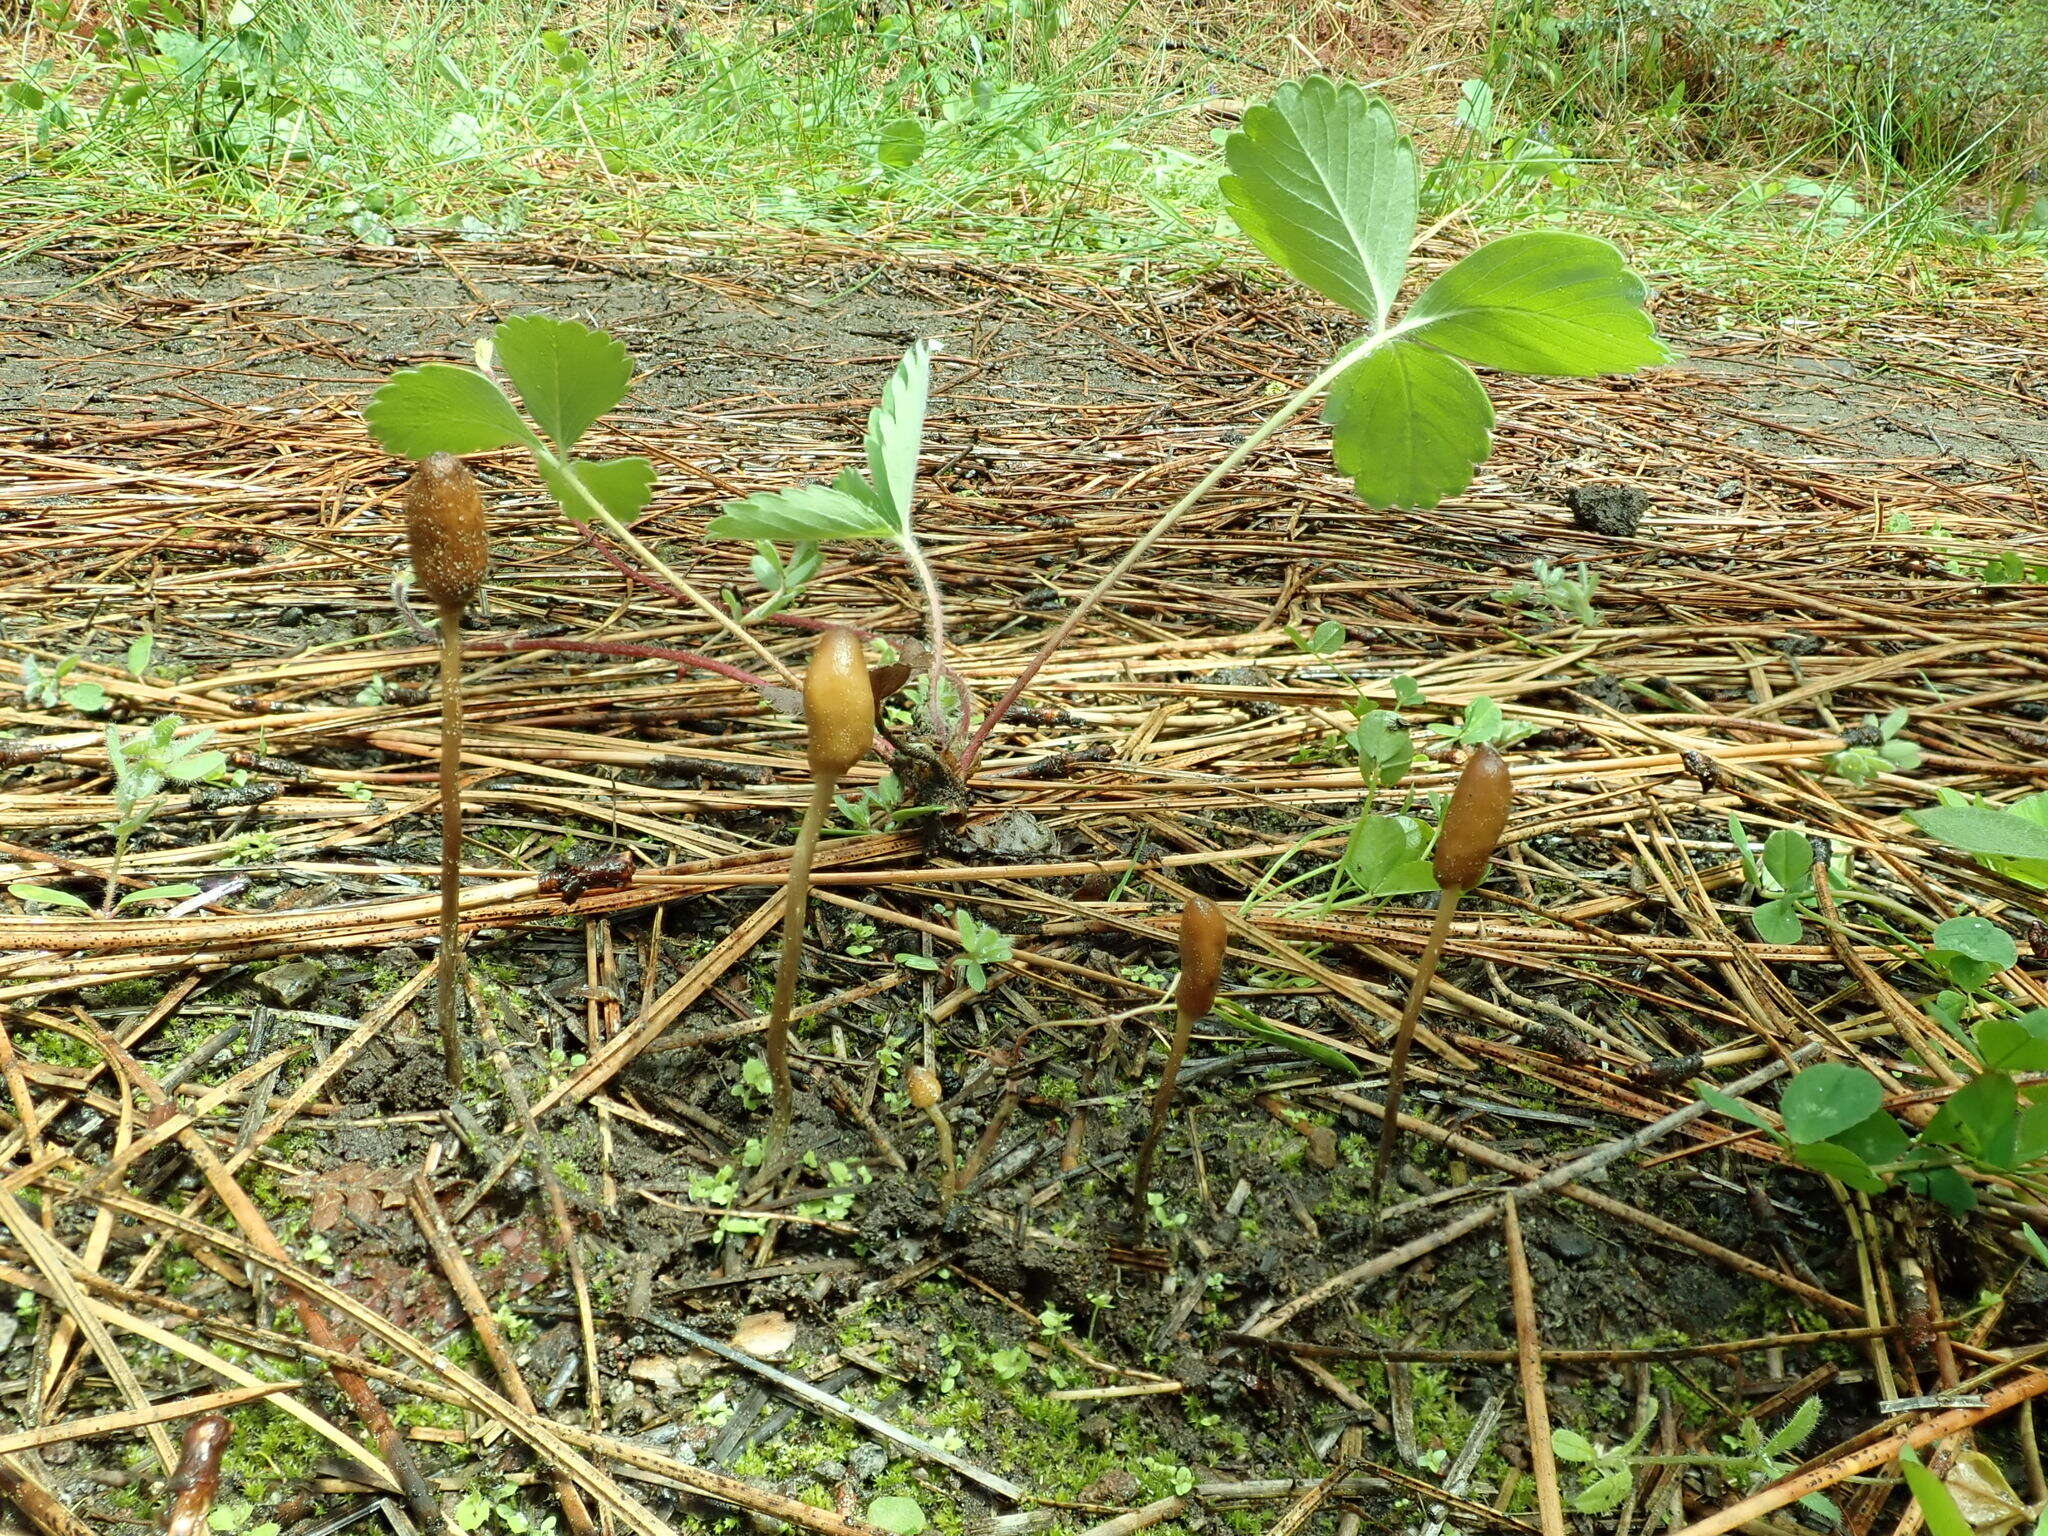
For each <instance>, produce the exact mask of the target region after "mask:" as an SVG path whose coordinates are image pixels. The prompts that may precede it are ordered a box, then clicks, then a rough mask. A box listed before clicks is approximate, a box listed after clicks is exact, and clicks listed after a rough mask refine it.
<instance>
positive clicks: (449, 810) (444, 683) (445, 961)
mask: <svg viewBox="0 0 2048 1536" xmlns="http://www.w3.org/2000/svg"><path fill="white" fill-rule="evenodd" d="M461 919H462V607H461V605H460V604H447V603H444V604H442V606H441V950H440V953H439V954H438V955H437V956H436V957H435V964H434V1015H435V1017H436V1018H437V1019H438V1020H439V1021H440V1025H441V1059H442V1060H443V1061H444V1062H446V1063H447V1066H448V1086H449V1088H450V1090H451V1091H452V1090H454V1089H457V1088H460V1087H461V1086H462V1031H461V1029H460V1028H459V1027H458V1025H457V1024H456V1007H457V1004H456V982H457V981H458V979H459V978H460V975H461V971H462V921H461Z"/></svg>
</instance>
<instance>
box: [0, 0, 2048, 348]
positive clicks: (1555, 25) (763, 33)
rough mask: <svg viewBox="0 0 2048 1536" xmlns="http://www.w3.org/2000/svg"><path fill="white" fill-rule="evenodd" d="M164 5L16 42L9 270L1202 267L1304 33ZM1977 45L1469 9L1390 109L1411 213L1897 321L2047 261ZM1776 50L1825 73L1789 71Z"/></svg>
mask: <svg viewBox="0 0 2048 1536" xmlns="http://www.w3.org/2000/svg"><path fill="white" fill-rule="evenodd" d="M1319 3H1320V0H1311V4H1310V7H1309V10H1310V11H1312V12H1315V14H1316V15H1317V16H1320V15H1322V14H1323V12H1326V11H1329V9H1330V7H1329V5H1327V4H1322V5H1321V9H1320V10H1318V9H1317V6H1318V4H1319ZM190 4H191V0H132V4H131V6H130V8H131V9H139V10H141V11H143V12H144V13H145V14H144V15H142V16H141V17H140V18H139V19H138V20H137V21H136V22H135V23H134V24H132V25H130V26H129V27H128V28H127V29H126V31H125V32H122V33H120V34H118V35H117V34H115V33H112V32H107V31H104V30H103V31H102V32H101V33H100V34H99V35H98V36H97V37H93V38H79V37H77V36H75V35H73V33H72V31H71V30H70V29H69V28H65V29H62V30H60V29H56V28H53V27H52V26H50V25H49V24H48V23H47V21H45V22H32V23H31V24H29V25H28V26H27V27H25V28H24V29H22V31H21V32H20V34H19V36H18V38H17V39H16V40H15V42H14V45H13V47H14V53H15V57H14V58H13V59H11V60H10V61H9V64H10V66H11V68H10V69H9V70H8V73H9V74H11V75H12V76H13V77H14V78H13V80H12V83H10V84H9V85H8V86H6V87H4V88H0V152H4V153H6V154H7V155H8V157H9V159H10V160H11V161H12V162H13V165H12V168H11V174H10V177H9V182H8V193H7V196H8V200H9V204H10V213H11V214H13V215H14V217H13V218H12V219H11V220H10V222H11V223H13V224H14V226H15V227H16V228H17V229H36V230H39V231H40V233H39V234H38V235H36V236H33V237H31V241H30V244H31V245H32V243H33V241H34V240H36V239H51V240H54V239H59V238H64V237H67V236H70V235H75V234H79V233H86V232H90V231H91V230H92V229H93V228H95V227H99V226H103V225H107V224H117V225H122V226H126V227H128V228H131V229H146V230H149V231H151V232H153V233H155V234H157V235H158V236H159V237H161V238H176V237H177V235H178V234H179V232H180V231H184V230H191V229H195V228H199V227H203V226H206V225H209V224H217V223H219V222H222V221H230V222H240V223H245V224H254V225H257V226H259V227H264V228H270V229H277V230H290V231H295V232H307V233H313V234H324V235H330V236H334V237H338V238H343V239H354V240H359V241H363V242H366V243H371V244H379V243H387V242H405V241H407V240H410V239H413V238H416V237H417V236H418V235H419V234H420V233H422V232H423V231H426V230H444V231H445V230H453V231H456V232H459V233H463V234H467V235H471V236H474V237H477V238H480V239H491V238H500V237H502V238H527V237H533V238H542V239H546V238H549V237H569V238H574V239H576V240H578V241H584V240H596V241H616V242H619V243H620V244H622V245H624V246H628V247H630V246H632V245H633V244H636V243H639V242H642V241H644V240H648V239H665V240H669V241H682V242H696V243H702V244H706V245H708V246H710V247H711V248H714V249H717V248H720V244H721V242H729V243H730V245H731V246H732V247H733V248H736V249H743V248H744V247H745V245H746V243H747V242H749V241H758V240H759V239H760V238H761V237H762V236H763V235H764V234H765V233H771V232H774V231H797V232H802V233H805V234H809V235H814V236H821V237H823V238H825V239H827V240H832V239H837V238H843V239H845V240H846V241H847V242H848V243H849V244H851V243H853V242H854V241H856V240H858V241H859V242H860V243H861V244H862V245H864V246H870V247H871V246H873V245H874V244H876V243H892V244H897V245H899V246H900V245H913V246H933V245H951V246H962V247H969V248H972V249H973V250H974V251H975V252H976V254H977V255H978V256H982V257H985V258H988V259H991V260H1002V259H1022V260H1046V259H1061V260H1074V259H1079V260H1083V261H1087V262H1089V263H1091V264H1094V265H1095V266H1096V267H1097V268H1098V270H1100V269H1101V268H1103V267H1109V268H1112V269H1113V268H1115V267H1119V266H1123V265H1127V264H1129V263H1132V262H1134V261H1141V260H1142V261H1146V262H1150V263H1154V264H1157V265H1159V266H1161V267H1165V268H1169V269H1174V268H1178V269H1187V268H1198V267H1204V266H1209V265H1213V264H1215V263H1217V262H1219V261H1228V262H1233V263H1234V262H1235V254H1234V253H1235V252H1237V251H1238V250H1239V249H1240V248H1241V243H1240V242H1239V240H1238V237H1237V236H1236V234H1235V232H1234V231H1233V230H1230V229H1229V228H1228V225H1227V221H1225V220H1224V219H1223V218H1222V216H1221V212H1220V205H1219V202H1218V198H1217V195H1216V189H1215V182H1216V173H1217V170H1218V166H1217V163H1216V162H1217V156H1216V151H1215V145H1214V137H1215V135H1216V133H1217V132H1218V131H1219V130H1220V128H1221V127H1223V126H1224V125H1225V124H1226V123H1227V122H1228V115H1227V112H1224V111H1216V110H1212V108H1213V107H1214V106H1215V105H1216V104H1218V103H1219V102H1222V103H1226V104H1227V103H1228V102H1229V101H1231V100H1233V99H1250V98H1255V97H1256V96H1258V95H1259V94H1262V93H1263V92H1264V91H1266V90H1267V89H1269V88H1270V85H1271V83H1272V82H1273V80H1275V79H1276V78H1280V77H1284V76H1285V75H1287V74H1291V73H1295V72H1298V71H1299V70H1301V69H1302V68H1304V67H1305V63H1304V60H1303V57H1302V55H1301V53H1300V51H1299V50H1298V49H1296V48H1293V47H1291V46H1290V45H1289V43H1288V36H1289V30H1288V29H1289V27H1291V26H1295V25H1296V24H1298V23H1299V24H1301V25H1304V26H1306V25H1307V23H1306V22H1305V21H1304V20H1303V18H1304V16H1306V15H1307V13H1306V12H1303V11H1302V10H1301V9H1300V8H1299V7H1298V6H1292V5H1289V4H1287V3H1285V0H1220V3H1218V4H1215V5H1209V6H1205V7H1201V8H1198V9H1197V8H1191V0H1111V3H1110V4H1106V5H1102V6H1082V5H1078V4H1075V5H1069V6H1067V7H1064V8H1062V7H1061V6H1060V5H1059V3H1058V0H982V3H971V0H816V3H811V0H801V3H800V0H748V3H746V4H741V5H731V6H722V7H708V6H707V7H696V6H691V5H664V6H657V5H655V4H653V3H640V0H587V3H585V4H583V5H581V6H575V5H570V4H558V5H555V6H552V7H535V6H533V5H530V4H525V3H519V0H428V3H422V4H411V3H401V0H239V3H233V4H228V5H225V6H224V5H222V4H219V3H216V4H215V5H213V6H212V11H213V14H214V19H213V22H212V24H211V28H210V30H207V31H204V32H202V31H201V30H200V29H199V28H198V27H197V25H196V24H194V23H192V22H190V21H187V20H181V14H182V10H183V9H184V8H185V7H188V6H189V5H190ZM1878 6H1890V7H1893V8H1900V7H1903V8H1905V10H1906V11H1908V12H1910V13H1911V15H1912V17H1914V18H1916V20H1915V22H1914V25H1913V27H1912V28H1907V29H1905V30H1903V31H1902V32H1901V34H1900V35H1901V37H1903V38H1906V39H1908V40H1910V41H1911V42H1912V46H1914V47H1916V48H1918V49H1920V50H1921V51H1922V52H1923V53H1925V54H1926V56H1928V57H1930V58H1952V59H1955V60H1960V61H1965V62H1968V64H1969V67H1968V68H1965V67H1963V63H1958V64H1957V66H1956V69H1955V70H1954V71H1952V74H1953V79H1951V80H1949V82H1948V83H1947V84H1946V85H1945V86H1944V87H1943V90H1944V91H1945V92H1946V94H1942V95H1938V94H1937V93H1935V92H1934V91H1933V90H1932V89H1931V88H1929V89H1926V90H1922V91H1920V92H1919V93H1918V94H1915V93H1913V92H1909V91H1907V90H1906V89H1905V86H1904V83H1903V82H1902V80H1901V77H1900V75H1899V72H1898V71H1897V70H1896V69H1893V70H1892V72H1891V73H1889V74H1886V73H1883V72H1881V71H1878V70H1877V69H1876V66H1875V65H1871V64H1869V63H1868V62H1867V60H1866V62H1865V63H1863V64H1860V65H1857V66H1856V67H1853V68H1852V67H1851V64H1850V62H1848V61H1850V60H1853V59H1860V58H1864V57H1865V55H1869V54H1870V53H1871V49H1870V48H1868V47H1866V48H1864V50H1863V52H1862V53H1858V52H1857V51H1856V47H1855V44H1856V42H1857V40H1858V39H1862V40H1863V41H1864V42H1865V43H1868V42H1869V40H1870V38H1871V37H1872V36H1883V35H1888V34H1882V33H1879V32H1877V31H1875V30H1874V29H1875V28H1876V25H1877V24H1876V22H1874V21H1873V20H1872V18H1873V17H1881V15H1882V14H1886V13H1880V12H1878V11H1876V10H1875V9H1873V8H1874V7H1878ZM102 9H104V8H102ZM1989 14H1990V13H1988V12H1986V13H1985V15H1989ZM1997 19H1998V23H1999V25H1998V27H1994V28H1992V30H1991V31H1989V32H1987V31H1986V26H1987V22H1986V20H1985V16H1984V15H1980V14H1979V13H1978V12H1977V11H1975V10H1972V9H1970V8H1968V7H1958V6H1956V5H1954V3H1953V0H1501V3H1500V4H1498V5H1497V6H1495V7H1494V8H1493V9H1492V10H1491V11H1490V12H1489V13H1488V14H1487V15H1486V16H1485V17H1483V18H1481V20H1480V22H1479V24H1477V25H1475V26H1473V27H1472V28H1470V29H1468V31H1467V32H1466V33H1465V34H1464V35H1460V36H1454V37H1453V38H1452V39H1451V41H1449V42H1448V43H1446V42H1443V41H1441V40H1438V41H1436V42H1434V43H1431V44H1429V45H1427V46H1428V49H1429V51H1428V52H1427V53H1420V52H1419V53H1417V54H1415V55H1414V56H1412V57H1410V58H1407V59H1405V60H1403V61H1402V62H1401V64H1400V66H1399V67H1398V68H1397V69H1396V70H1395V71H1394V72H1393V73H1392V77H1391V78H1386V79H1385V88H1386V89H1387V91H1388V93H1389V94H1390V96H1391V97H1392V98H1393V99H1394V101H1395V103H1396V106H1397V109H1398V110H1399V111H1400V113H1401V115H1402V118H1403V121H1404V122H1405V123H1406V124H1408V125H1409V126H1410V127H1411V128H1413V129H1414V130H1415V131H1416V132H1417V134H1418V135H1419V137H1420V139H1421V141H1422V143H1423V146H1424V151H1425V156H1426V158H1428V159H1429V160H1430V161H1431V162H1432V164H1433V165H1434V166H1435V169H1434V171H1433V172H1432V175H1431V180H1430V188H1429V195H1430V200H1431V203H1432V206H1433V211H1434V213H1436V214H1451V213H1454V212H1457V213H1459V216H1460V217H1461V218H1462V219H1463V220H1464V221H1465V222H1468V223H1469V224H1471V225H1473V226H1475V227H1476V228H1477V229H1478V230H1480V231H1481V232H1485V233H1492V232H1497V231H1499V230H1502V229H1506V228H1512V227H1515V226H1517V225H1524V224H1531V223H1541V222H1544V221H1546V220H1550V219H1556V218H1569V219H1570V220H1571V221H1572V222H1573V223H1574V224H1575V225H1576V226H1577V227H1588V226H1590V227H1593V228H1596V229H1600V230H1603V231H1604V232H1607V233H1610V234H1612V235H1614V236H1615V237H1616V238H1618V239H1620V240H1621V241H1622V242H1623V243H1624V244H1625V245H1627V246H1628V248H1629V249H1630V251H1631V252H1632V254H1633V255H1634V257H1635V259H1636V260H1637V262H1638V264H1640V265H1641V266H1643V267H1644V268H1645V269H1646V270H1647V271H1648V272H1650V274H1651V275H1652V277H1653V278H1654V279H1656V280H1658V281H1660V282H1665V283H1669V282H1672V281H1678V282H1682V283H1684V284H1685V285H1686V286H1688V287H1690V288H1692V289H1695V290H1698V291H1700V292H1702V293H1706V294H1711V295H1714V296H1715V297H1716V301H1717V303H1718V305H1719V311H1720V316H1721V317H1723V318H1731V319H1734V320H1755V319H1770V318H1775V317H1777V316H1780V315H1784V314H1796V313H1801V312H1806V313H1830V312H1833V313H1858V312H1867V311H1868V310H1870V309H1871V308H1872V307H1873V306H1881V305H1883V304H1884V303H1886V302H1889V301H1890V300H1891V299H1892V298H1895V297H1897V296H1898V295H1899V294H1900V293H1901V292H1902V291H1903V290H1902V289H1901V287H1900V284H1899V283H1898V281H1897V280H1896V276H1895V269H1897V268H1898V267H1899V265H1900V258H1901V256H1902V254H1903V253H1906V252H1912V253H1915V254H1916V255H1917V256H1918V257H1919V258H1920V262H1921V265H1922V267H1923V268H1925V267H1928V266H1931V267H1932V268H1933V269H1935V271H1936V273H1937V275H1935V276H1932V277H1930V276H1929V275H1928V273H1927V272H1926V271H1925V270H1922V271H1921V272H1920V273H1919V274H1918V276H1917V278H1916V281H1918V282H1920V283H1921V284H1922V287H1921V289H1920V290H1919V292H1918V293H1917V294H1916V295H1915V297H1918V298H1925V297H1926V296H1927V289H1926V284H1928V283H1929V282H1931V283H1932V284H1933V285H1934V288H1935V290H1936V291H1937V293H1938V291H1939V289H1940V287H1941V286H1942V285H1943V284H1944V283H1960V284H1964V285H1967V284H1968V282H1969V281H1971V279H1972V277H1973V274H1974V273H1975V272H1976V271H1978V270H1983V269H1991V268H2000V269H2002V268H2008V267H2010V265H2011V264H2012V263H2013V262H2014V261H2015V260H2016V259H2027V258H2029V257H2031V256H2032V255H2034V254H2036V253H2038V252H2039V250H2041V249H2042V248H2043V247H2044V245H2048V199H2038V200H2037V199H2036V197H2035V194H2037V193H2038V192H2039V190H2040V189H2039V187H2038V185H2037V184H2035V183H2031V182H2028V181H2026V180H2025V179H2024V178H2018V177H2016V176H2015V174H2014V170H2015V167H2016V166H2019V165H2021V164H2025V163H2028V162H2027V161H2026V160H2025V158H2024V155H2023V154H2022V150H2023V148H2024V147H2025V146H2028V145H2032V144H2036V143H2038V142H2039V137H2040V135H2041V134H2042V133H2043V131H2044V130H2043V127H2042V122H2041V120H2040V119H2041V110H2042V103H2043V99H2044V98H2043V97H2042V96H2041V95H2040V94H2039V93H2040V91H2041V90H2042V89H2043V87H2042V85H2041V84H2040V81H2038V80H2036V78H2035V77H2036V76H2039V77H2040V80H2048V72H2043V71H2040V70H2039V69H2038V64H2037V65H2036V67H2035V69H2034V70H2033V72H2032V73H2031V74H2030V73H2028V72H2027V71H2025V70H2022V69H2019V68H2018V66H2017V64H2016V63H2015V60H2016V59H2019V58H2022V57H2024V56H2026V55H2025V50H2026V49H2027V48H2029V47H2032V46H2033V44H2032V43H2031V42H2030V41H2029V39H2031V38H2033V37H2034V35H2035V34H2034V32H2033V31H2030V30H2029V29H2030V28H2033V27H2034V26H2035V24H2036V21H2037V19H2038V20H2039V21H2040V35H2041V36H2042V37H2043V38H2048V0H2012V6H2011V8H2010V9H2009V10H2004V11H2000V12H1999V13H1998V18H1997ZM1795 24H1796V25H1797V26H1801V27H1806V28H1808V29H1809V30H1810V32H1811V35H1812V36H1813V37H1815V38H1818V39H1823V41H1819V42H1814V43H1813V44H1811V46H1806V45H1801V46H1799V47H1793V46H1791V45H1790V44H1788V43H1787V41H1786V38H1787V35H1788V34H1787V31H1786V29H1787V28H1788V27H1792V26H1794V25H1795ZM1999 28H2003V30H1999ZM1859 29H1860V30H1859ZM1317 35H1321V33H1320V32H1319V33H1317ZM1798 35H1799V36H1802V37H1804V36H1806V35H1807V33H1804V32H1802V33H1800V34H1798ZM1196 38H1200V39H1206V40H1207V41H1203V42H1200V43H1195V42H1192V41H1190V40H1192V39H1196ZM1994 43H1995V44H1996V47H1995V48H1994V47H1993V44H1994ZM1168 44H1173V46H1167V45H1168ZM1212 44H1215V46H1212ZM1987 50H1990V51H1989V52H1987ZM1325 54H1326V56H1328V55H1329V54H1330V49H1329V48H1326V49H1325ZM2041 56H2042V54H2041V53H2040V52H2036V53H2035V54H2033V55H2032V57H2033V58H2034V59H2035V60H2037V61H2038V59H2039V58H2040V57H2041ZM1972 61H1973V62H1972ZM1330 67H1331V68H1333V69H1335V70H1336V71H1338V72H1340V73H1348V74H1350V75H1352V76H1353V77H1354V78H1362V79H1373V78H1375V77H1380V78H1385V77H1386V76H1387V74H1388V71H1387V68H1386V61H1385V60H1384V59H1376V58H1372V57H1367V56H1364V55H1362V54H1361V55H1360V56H1359V57H1357V58H1349V57H1336V58H1333V61H1332V63H1331V64H1330ZM1481 78H1484V79H1487V80H1488V81H1490V82H1491V83H1490V85H1489V86H1487V87H1486V88H1485V89H1484V90H1483V91H1482V90H1481V88H1480V87H1479V86H1478V85H1477V81H1478V80H1479V79H1481ZM1468 82H1469V83H1468ZM1461 85H1462V86H1463V91H1464V94H1463V96H1462V97H1461V94H1460V91H1461ZM2030 221H2032V223H2030ZM22 248H23V247H22V246H17V247H16V248H15V249H16V252H17V253H18V252H19V251H20V250H21V249H22ZM1247 264H1248V265H1249V263H1247ZM1713 319H1714V316H1712V315H1710V316H1709V317H1708V323H1709V324H1711V323H1713Z"/></svg>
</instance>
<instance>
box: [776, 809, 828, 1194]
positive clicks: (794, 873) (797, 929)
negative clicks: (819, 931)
mask: <svg viewBox="0 0 2048 1536" xmlns="http://www.w3.org/2000/svg"><path fill="white" fill-rule="evenodd" d="M838 787H839V780H838V778H837V777H836V776H834V775H829V774H821V775H820V776H819V777H818V778H817V779H816V780H814V781H813V783H812V785H811V803H810V804H809V805H807V806H806V807H804V820H803V825H802V826H801V827H800V828H798V830H797V834H796V846H795V847H793V848H791V849H790V852H789V883H788V884H787V885H786V886H785V887H784V889H785V890H786V891H787V892H788V895H787V897H786V898H785V900H786V901H787V902H788V905H787V906H786V907H784V909H783V913H782V959H781V961H780V962H779V963H778V964H777V965H776V967H775V999H774V1001H773V1002H772V1003H771V1004H770V1005H769V1008H768V1045H767V1050H768V1077H769V1080H770V1082H771V1083H772V1084H773V1085H774V1090H775V1111H774V1114H773V1116H772V1117H771V1118H770V1120H769V1122H768V1145H767V1147H766V1148H765V1149H764V1150H763V1151H762V1154H761V1172H762V1174H763V1176H764V1177H765V1176H767V1175H768V1174H770V1173H772V1172H773V1171H774V1169H775V1167H776V1164H777V1163H778V1161H779V1160H780V1158H781V1155H782V1144H783V1142H784V1140H785V1139H787V1137H788V1135H789V1126H790V1121H791V1120H792V1119H794V1118H795V1102H796V1090H795V1088H794V1087H793V1086H792V1084H791V1083H790V1078H789V1016H790V1013H791V1012H792V1010H793V1009H794V1008H795V1006H796V973H797V969H798V967H799V966H800V965H801V964H802V962H803V953H804V919H805V917H806V916H807V915H808V914H809V912H810V907H811V861H812V860H813V859H814V858H815V857H816V855H817V852H818V836H819V834H820V833H821V832H823V831H824V828H825V813H826V812H827V811H829V810H831V809H832V795H833V792H834V791H835V790H836V789H838Z"/></svg>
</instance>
